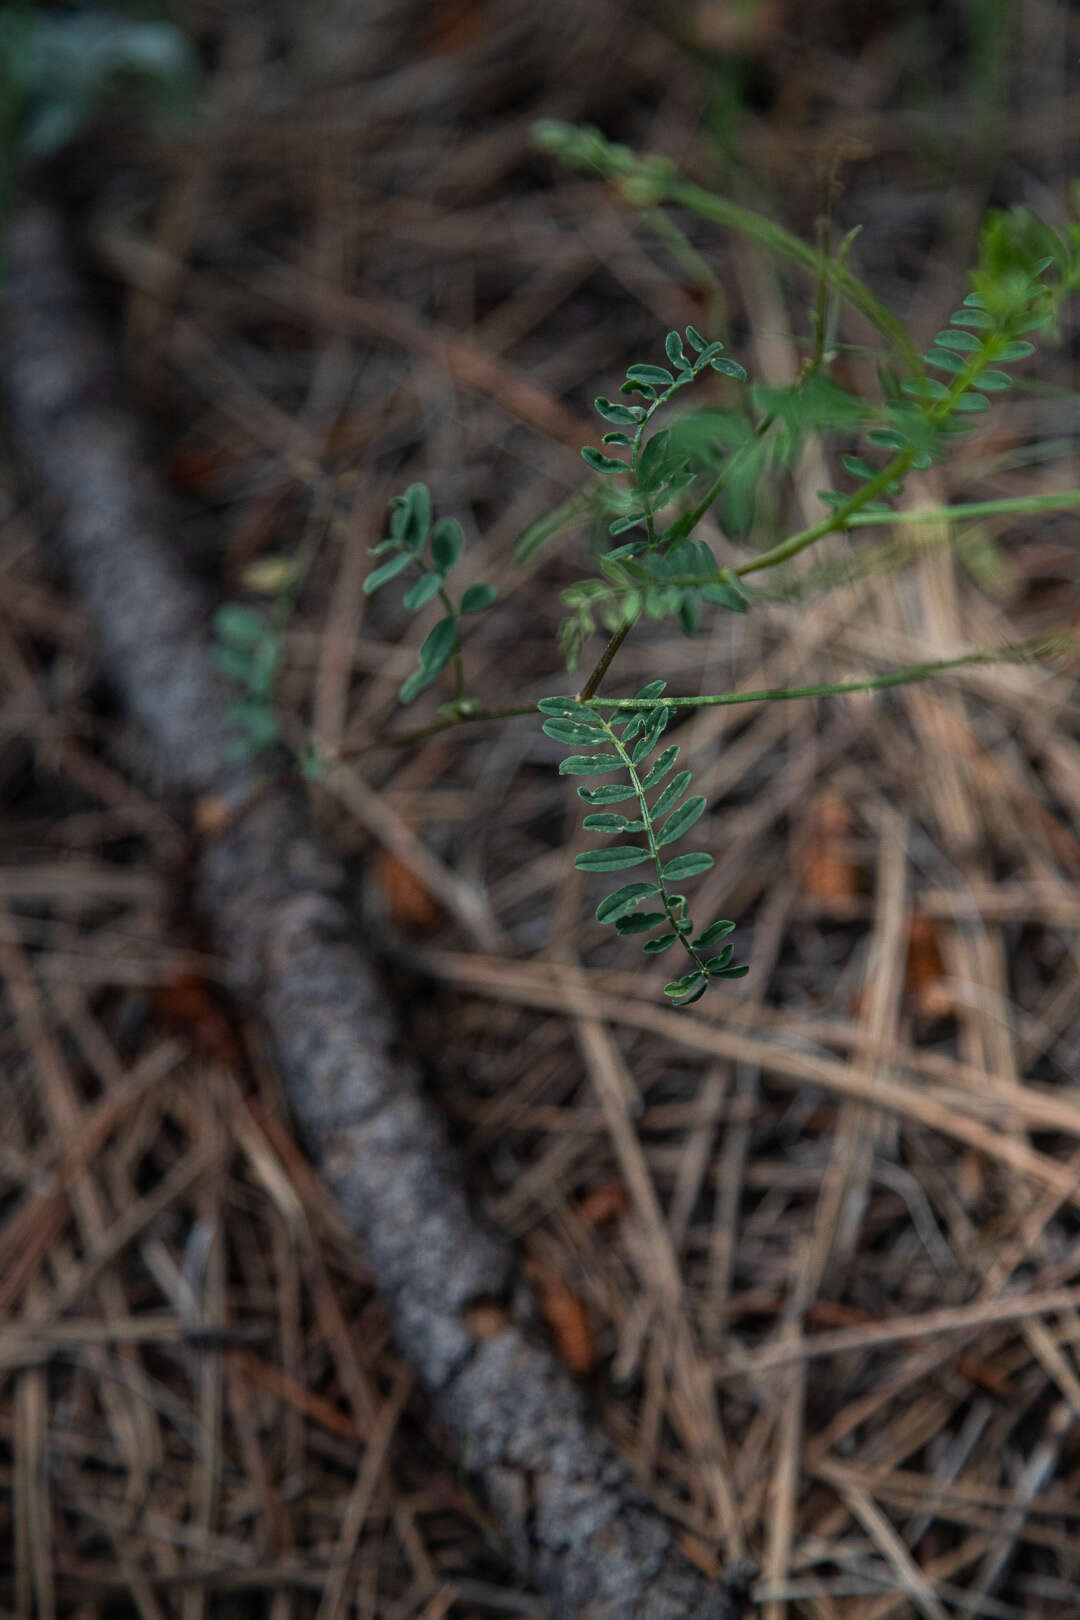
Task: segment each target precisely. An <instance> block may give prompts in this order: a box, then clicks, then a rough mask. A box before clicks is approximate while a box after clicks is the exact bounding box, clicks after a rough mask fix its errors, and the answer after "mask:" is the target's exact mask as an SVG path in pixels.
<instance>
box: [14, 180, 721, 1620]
mask: <svg viewBox="0 0 1080 1620" xmlns="http://www.w3.org/2000/svg"><path fill="white" fill-rule="evenodd" d="M5 305H6V312H5V336H4V345H3V362H2V363H3V373H4V386H5V390H6V394H7V401H8V407H9V412H10V418H11V423H12V429H13V435H14V442H15V445H16V448H17V451H18V453H19V454H20V456H21V457H22V459H23V460H24V462H25V464H26V466H27V467H28V468H29V469H30V470H31V471H32V473H33V475H34V477H35V479H36V481H37V483H38V485H39V486H40V488H41V491H42V493H43V495H44V497H45V500H46V503H47V508H48V510H49V511H50V512H51V514H52V517H53V520H54V525H55V527H54V532H55V537H56V542H57V544H58V546H59V548H60V551H61V553H62V556H63V558H64V561H65V564H66V566H67V568H68V570H69V572H70V575H71V577H72V579H73V581H74V583H75V586H76V589H77V590H78V592H79V593H80V595H81V596H82V598H83V599H84V600H85V602H86V603H87V604H88V606H89V608H90V609H91V611H92V613H93V615H94V618H95V620H96V623H97V626H98V631H99V635H100V639H101V648H102V654H103V659H104V663H105V666H106V669H107V671H108V673H109V675H110V677H111V679H112V681H113V683H114V684H115V686H116V688H117V689H118V691H119V692H120V694H121V695H122V697H123V699H124V701H125V702H126V703H127V704H128V706H129V707H130V709H131V711H132V712H133V713H134V714H135V715H136V716H137V718H138V720H139V721H140V722H141V725H142V727H143V730H144V731H145V734H146V737H147V739H148V741H149V744H150V747H151V750H152V755H153V758H154V761H155V763H156V768H157V770H158V771H159V772H160V776H161V779H162V781H163V783H164V784H165V786H166V787H167V788H168V790H169V791H170V792H171V793H173V794H179V795H189V796H193V797H194V796H200V795H201V796H207V795H209V796H213V797H215V798H219V799H224V800H225V801H227V802H228V803H230V804H232V805H233V806H234V807H239V806H244V807H245V808H244V809H243V813H242V814H239V815H237V816H236V817H235V818H234V819H233V821H232V823H231V824H230V826H229V827H228V829H227V830H226V831H225V832H224V833H223V834H222V835H221V836H219V837H218V838H216V839H214V840H212V841H210V842H209V843H208V845H207V847H206V849H205V852H204V853H203V855H202V856H201V859H200V862H199V871H198V893H199V897H200V904H201V906H202V909H203V911H204V914H205V916H206V918H207V920H208V921H209V923H210V925H211V927H212V929H213V933H214V936H215V938H216V941H217V945H218V948H219V949H220V951H221V953H222V955H223V957H224V959H225V961H226V963H227V966H228V971H229V973H230V975H231V978H232V981H233V984H234V985H235V987H236V990H237V992H238V993H239V994H240V995H242V996H243V997H244V998H246V1000H247V1001H248V1003H249V1004H250V1005H251V1006H253V1007H254V1008H256V1009H257V1010H258V1011H259V1013H260V1014H261V1016H262V1017H263V1019H264V1020H265V1022H266V1024H267V1025H268V1026H269V1029H270V1031H271V1034H272V1037H273V1041H274V1046H275V1049H276V1053H277V1057H278V1061H279V1063H280V1067H281V1072H282V1075H283V1078H284V1082H285V1085H286V1089H287V1093H288V1097H289V1101H290V1104H291V1106H292V1108H293V1111H294V1114H295V1118H296V1121H297V1124H298V1126H299V1128H300V1131H301V1133H302V1135H303V1137H304V1138H305V1140H306V1143H307V1145H308V1147H309V1149H310V1151H311V1153H312V1156H313V1158H314V1161H315V1163H316V1164H317V1165H318V1167H319V1169H320V1171H321V1173H322V1175H323V1176H324V1177H325V1179H326V1181H327V1182H328V1183H329V1185H330V1186H331V1188H332V1189H333V1191H334V1193H335V1195H336V1197H337V1198H338V1200H339V1201H340V1204H341V1206H342V1208H343V1210H344V1211H345V1213H346V1215H347V1217H348V1219H349V1221H350V1222H351V1223H352V1225H353V1226H354V1228H355V1229H356V1231H357V1232H358V1233H359V1234H360V1235H361V1236H362V1238H363V1240H364V1243H365V1244H366V1246H367V1250H368V1253H369V1256H370V1259H371V1262H372V1265H373V1268H374V1272H375V1275H376V1277H377V1280H378V1283H379V1286H380V1288H381V1290H382V1292H383V1294H384V1296H385V1297H386V1299H387V1301H388V1303H389V1306H390V1309H391V1312H392V1315H393V1320H394V1324H395V1330H396V1334H397V1338H398V1342H399V1344H400V1346H401V1349H402V1351H403V1353H404V1354H405V1355H406V1356H407V1357H408V1359H409V1360H410V1361H411V1362H412V1364H413V1365H414V1366H415V1367H416V1369H417V1370H418V1372H419V1373H420V1375H421V1377H422V1379H423V1381H424V1383H425V1385H426V1387H427V1389H428V1391H429V1392H430V1395H431V1398H432V1401H433V1403H434V1406H435V1409H436V1411H437V1412H438V1413H439V1415H440V1417H441V1418H442V1419H443V1420H444V1421H445V1422H446V1423H447V1424H449V1425H450V1426H451V1427H452V1428H453V1429H454V1430H455V1431H456V1432H457V1433H458V1434H460V1435H467V1437H468V1463H469V1467H470V1468H471V1469H472V1470H473V1471H474V1472H475V1474H476V1476H477V1478H478V1480H479V1481H480V1482H481V1484H482V1486H483V1488H484V1490H485V1491H486V1493H487V1497H488V1499H489V1501H490V1502H491V1504H492V1507H493V1509H494V1511H495V1513H496V1514H497V1516H498V1518H499V1521H500V1523H501V1524H502V1527H503V1529H504V1531H505V1533H506V1536H507V1538H508V1541H509V1543H510V1545H511V1546H512V1548H513V1550H514V1553H515V1556H516V1558H517V1560H518V1562H519V1564H520V1567H521V1569H522V1572H523V1574H524V1575H526V1576H527V1577H528V1578H529V1579H531V1580H532V1581H534V1582H535V1583H536V1584H537V1586H538V1587H539V1588H540V1589H541V1590H542V1591H543V1592H544V1593H545V1594H546V1595H547V1597H548V1599H549V1600H550V1602H551V1605H552V1609H553V1612H554V1613H555V1615H556V1616H558V1617H560V1620H689V1617H696V1620H734V1617H735V1616H736V1615H737V1614H738V1613H739V1612H741V1605H740V1604H738V1603H737V1601H736V1600H735V1598H734V1597H733V1596H732V1595H731V1593H730V1591H729V1589H728V1588H727V1587H726V1586H723V1585H720V1586H711V1585H710V1584H709V1583H708V1582H707V1581H705V1580H704V1579H703V1577H702V1576H701V1575H700V1574H699V1573H698V1571H697V1570H696V1569H695V1568H694V1567H693V1566H692V1565H691V1564H690V1563H689V1562H688V1561H687V1560H686V1559H685V1558H684V1556H683V1555H682V1554H681V1552H680V1551H679V1549H678V1547H677V1546H676V1544H675V1541H674V1539H673V1536H672V1533H671V1530H670V1529H669V1527H668V1525H667V1524H666V1522H665V1521H664V1520H663V1519H662V1518H661V1517H660V1516H659V1515H658V1514H657V1513H656V1512H655V1511H654V1510H653V1509H652V1508H651V1506H650V1505H649V1503H648V1501H647V1499H646V1497H645V1495H644V1493H643V1492H642V1491H641V1490H640V1488H639V1487H638V1486H637V1484H636V1483H635V1482H634V1480H633V1479H632V1477H631V1475H630V1474H629V1472H628V1470H627V1468H626V1467H625V1465H624V1464H623V1463H622V1462H621V1460H620V1459H619V1457H618V1456H617V1454H616V1452H615V1450H614V1448H613V1447H612V1445H611V1444H610V1442H609V1441H608V1440H607V1439H606V1438H605V1437H604V1435H603V1434H602V1433H601V1432H600V1430H599V1429H598V1428H597V1427H596V1426H595V1424H594V1423H593V1422H592V1420H591V1419H590V1417H589V1415H588V1413H587V1411H586V1406H585V1402H584V1399H583V1396H582V1394H581V1392H580V1390H579V1389H578V1388H577V1386H576V1385H574V1384H573V1383H572V1381H571V1380H570V1379H569V1378H568V1376H567V1374H566V1373H565V1371H564V1369H563V1368H562V1366H561V1364H560V1363H559V1361H558V1360H557V1358H556V1357H555V1356H554V1355H553V1354H552V1352H551V1351H550V1349H549V1348H548V1347H547V1345H546V1343H545V1342H544V1340H543V1338H542V1336H541V1335H539V1334H538V1333H537V1331H536V1328H535V1324H534V1320H533V1308H532V1305H531V1302H530V1299H529V1296H528V1295H527V1293H526V1292H525V1290H524V1289H523V1288H522V1287H521V1285H520V1283H519V1282H518V1280H517V1274H516V1269H515V1265H514V1258H513V1254H512V1251H511V1249H510V1247H509V1245H508V1244H507V1243H506V1242H505V1240H504V1239H503V1238H502V1237H501V1236H500V1235H499V1234H497V1233H496V1232H495V1231H494V1230H492V1229H491V1228H490V1227H489V1226H488V1225H486V1224H485V1223H484V1222H483V1221H482V1220H481V1219H479V1218H477V1216H476V1215H475V1214H474V1213H473V1212H472V1211H471V1210H470V1208H469V1206H468V1202H467V1200H466V1197H465V1193H464V1190H463V1188H462V1186H461V1182H460V1179H459V1176H458V1172H457V1168H456V1166H455V1163H454V1160H453V1157H452V1155H451V1153H450V1150H449V1148H448V1145H447V1142H446V1139H445V1136H444V1133H443V1130H442V1127H441V1125H440V1124H439V1122H438V1121H437V1120H436V1119H434V1118H433V1117H432V1114H431V1112H430V1110H429V1107H428V1105H427V1102H426V1100H425V1099H424V1096H423V1094H422V1091H421V1088H420V1084H419V1077H418V1075H417V1073H416V1072H415V1070H414V1068H413V1067H412V1066H411V1065H410V1064H409V1063H408V1062H406V1061H404V1060H403V1059H402V1057H401V1056H400V1055H399V1054H397V1053H395V1050H394V1039H395V1029H394V1023H393V1018H392V1015H391V1011H390V1009H389V1008H388V1006H387V1003H386V997H385V995H384V993H383V991H382V989H381V987H380V985H379V984H378V982H377V979H376V977H375V973H374V971H373V967H372V963H371V960H370V957H369V955H368V953H367V952H366V951H365V950H363V949H362V948H361V947H360V945H359V943H358V941H357V939H356V937H355V933H354V930H353V929H352V927H351V923H350V917H349V914H348V912H347V910H346V908H345V906H344V905H343V903H342V900H341V898H340V896H341V893H342V890H343V879H342V872H341V870H340V868H339V866H338V865H337V863H336V862H335V861H334V860H333V859H332V858H331V857H330V856H328V854H327V853H326V852H325V851H324V850H323V849H321V848H320V846H319V844H318V842H317V840H316V839H315V837H314V836H313V833H312V829H311V826H310V824H309V820H308V816H307V809H306V805H305V803H304V800H303V798H302V796H301V795H300V794H299V793H297V792H294V791H292V790H290V789H287V788H284V787H282V788H275V789H273V790H272V791H270V792H268V793H265V794H263V795H262V796H257V795H252V794H251V783H250V781H249V780H248V777H247V775H246V773H245V771H244V770H243V769H241V768H238V767H236V766H230V765H227V764H225V763H223V744H224V742H225V740H226V732H225V721H224V711H225V705H226V702H227V701H228V694H227V693H226V692H225V691H223V690H222V687H221V684H220V682H219V679H218V677H217V675H216V673H215V670H214V665H213V660H212V655H211V648H210V644H209V640H208V624H209V605H208V604H207V603H206V602H205V601H204V599H203V597H202V595H201V593H200V592H199V590H198V589H197V588H196V587H195V585H194V584H193V583H192V582H191V580H190V579H189V578H188V577H187V575H186V574H185V572H184V570H183V568H182V566H181V564H180V562H179V559H178V558H177V557H176V556H175V554H174V553H173V551H172V550H171V549H170V547H169V545H168V544H167V542H166V541H165V539H164V537H163V524H162V516H161V513H162V503H161V501H160V499H159V497H158V496H157V495H156V493H155V489H154V481H153V478H152V476H151V474H150V471H149V463H148V460H147V457H146V453H145V451H144V449H143V448H142V446H141V444H140V441H139V435H138V432H137V430H136V427H135V425H134V422H133V420H132V418H131V417H130V415H128V414H127V413H126V412H125V411H124V409H123V408H122V406H121V405H120V404H118V402H117V393H116V390H115V387H114V385H113V382H112V381H111V367H110V359H109V354H108V351H107V348H106V346H105V344H104V342H103V341H102V339H101V337H100V336H99V334H98V333H97V332H96V331H95V330H94V328H93V325H92V322H91V320H90V317H89V315H88V313H87V311H86V308H85V306H84V303H83V299H82V295H81V292H80V289H79V286H78V283H77V280H76V278H75V276H74V274H73V272H72V269H71V267H70V264H69V257H68V253H67V249H66V245H65V240H64V235H63V231H62V229H61V226H60V223H59V222H58V220H57V218H56V217H55V216H54V215H53V214H52V213H51V212H50V211H49V210H47V209H46V208H45V207H43V206H34V207H29V208H27V209H25V210H23V211H22V212H21V213H19V214H18V215H17V216H16V218H15V220H14V221H13V224H12V227H11V231H10V237H9V277H8V282H7V286H6V288H5ZM477 1305H484V1306H487V1307H489V1308H488V1309H486V1310H483V1311H477V1310H475V1307H476V1306H477ZM492 1307H493V1308H492ZM493 1324H494V1326H493Z"/></svg>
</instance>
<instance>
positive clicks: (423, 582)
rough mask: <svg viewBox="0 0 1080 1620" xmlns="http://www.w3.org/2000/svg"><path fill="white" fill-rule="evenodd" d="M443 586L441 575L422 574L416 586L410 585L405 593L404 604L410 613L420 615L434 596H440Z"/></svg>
mask: <svg viewBox="0 0 1080 1620" xmlns="http://www.w3.org/2000/svg"><path fill="white" fill-rule="evenodd" d="M410 560H411V559H410ZM441 585H442V575H441V574H421V575H420V578H419V579H418V580H417V581H416V583H415V585H410V586H409V589H408V590H407V591H406V592H405V596H404V602H405V606H406V607H407V608H408V610H409V612H410V613H418V612H419V611H420V609H421V608H422V607H424V606H426V604H427V603H428V602H430V601H431V598H432V597H433V596H437V595H438V592H439V589H440V587H441Z"/></svg>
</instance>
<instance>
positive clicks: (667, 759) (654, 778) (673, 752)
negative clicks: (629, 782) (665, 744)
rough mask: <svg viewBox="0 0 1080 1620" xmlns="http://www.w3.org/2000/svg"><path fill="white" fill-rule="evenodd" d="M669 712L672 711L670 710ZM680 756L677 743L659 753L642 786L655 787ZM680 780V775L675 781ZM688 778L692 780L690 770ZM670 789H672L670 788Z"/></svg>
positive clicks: (642, 780)
mask: <svg viewBox="0 0 1080 1620" xmlns="http://www.w3.org/2000/svg"><path fill="white" fill-rule="evenodd" d="M668 712H669V713H670V710H669V711H668ZM678 757H679V747H678V744H677V743H672V745H671V747H670V748H665V749H664V752H663V753H662V754H661V755H659V757H658V758H657V760H656V763H655V764H654V765H653V768H652V770H651V771H650V772H649V774H648V776H644V777H642V779H641V785H642V787H643V788H651V787H655V786H656V784H657V782H659V780H660V778H661V777H662V776H666V775H667V773H668V771H670V769H671V767H672V766H673V765H674V763H675V761H676V760H677V759H678ZM679 775H680V776H681V775H682V772H681V771H680V773H679ZM678 780H679V777H678V776H677V777H676V778H675V781H676V782H677V781H678ZM686 780H687V782H689V780H690V772H689V771H687V772H686ZM669 791H670V789H669ZM681 792H682V788H680V789H679V793H681ZM662 796H663V795H661V797H662ZM677 797H678V794H676V798H677ZM657 803H659V800H657Z"/></svg>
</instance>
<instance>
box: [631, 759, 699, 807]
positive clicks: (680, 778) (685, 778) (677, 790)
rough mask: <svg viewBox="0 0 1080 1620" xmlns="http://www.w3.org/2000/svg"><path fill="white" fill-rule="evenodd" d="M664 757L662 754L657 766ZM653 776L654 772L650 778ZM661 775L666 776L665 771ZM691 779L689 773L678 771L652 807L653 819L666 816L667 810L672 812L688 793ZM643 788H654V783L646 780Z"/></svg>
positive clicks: (650, 773) (654, 767)
mask: <svg viewBox="0 0 1080 1620" xmlns="http://www.w3.org/2000/svg"><path fill="white" fill-rule="evenodd" d="M668 752H669V753H670V752H671V750H670V749H669V750H668ZM663 757H664V756H663V754H661V756H660V759H658V760H657V762H656V764H657V765H659V764H660V760H662V759H663ZM655 769H656V766H655V765H654V766H653V770H654V771H655ZM652 774H653V772H652V771H650V772H649V776H651V775H652ZM660 774H661V776H662V775H663V774H664V773H663V771H661V773H660ZM690 779H691V778H690V772H689V771H678V772H677V773H676V775H674V776H673V777H672V778H671V781H670V782H669V783H668V785H667V787H666V788H665V789H664V791H663V793H661V795H660V797H659V798H658V799H657V801H656V803H655V804H654V805H653V807H652V813H653V818H654V819H655V818H656V817H657V816H662V815H663V814H664V812H665V810H670V809H671V807H672V805H673V804H676V803H677V802H678V800H679V799H681V798H682V796H683V794H684V793H685V792H686V790H687V788H688V787H689V786H690ZM642 786H643V787H652V783H651V782H650V780H649V777H646V778H645V781H644V782H643V783H642Z"/></svg>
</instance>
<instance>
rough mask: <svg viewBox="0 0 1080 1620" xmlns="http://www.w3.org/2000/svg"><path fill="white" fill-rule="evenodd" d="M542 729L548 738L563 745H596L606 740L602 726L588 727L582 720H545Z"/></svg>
mask: <svg viewBox="0 0 1080 1620" xmlns="http://www.w3.org/2000/svg"><path fill="white" fill-rule="evenodd" d="M540 729H541V730H542V731H543V732H544V733H545V735H546V736H548V737H554V739H555V741H556V742H561V743H596V742H602V741H603V739H604V731H603V728H602V727H601V726H595V725H594V726H590V725H586V724H584V723H583V722H582V721H580V720H567V719H561V718H555V719H552V720H545V721H544V724H543V726H542V727H541V728H540Z"/></svg>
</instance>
